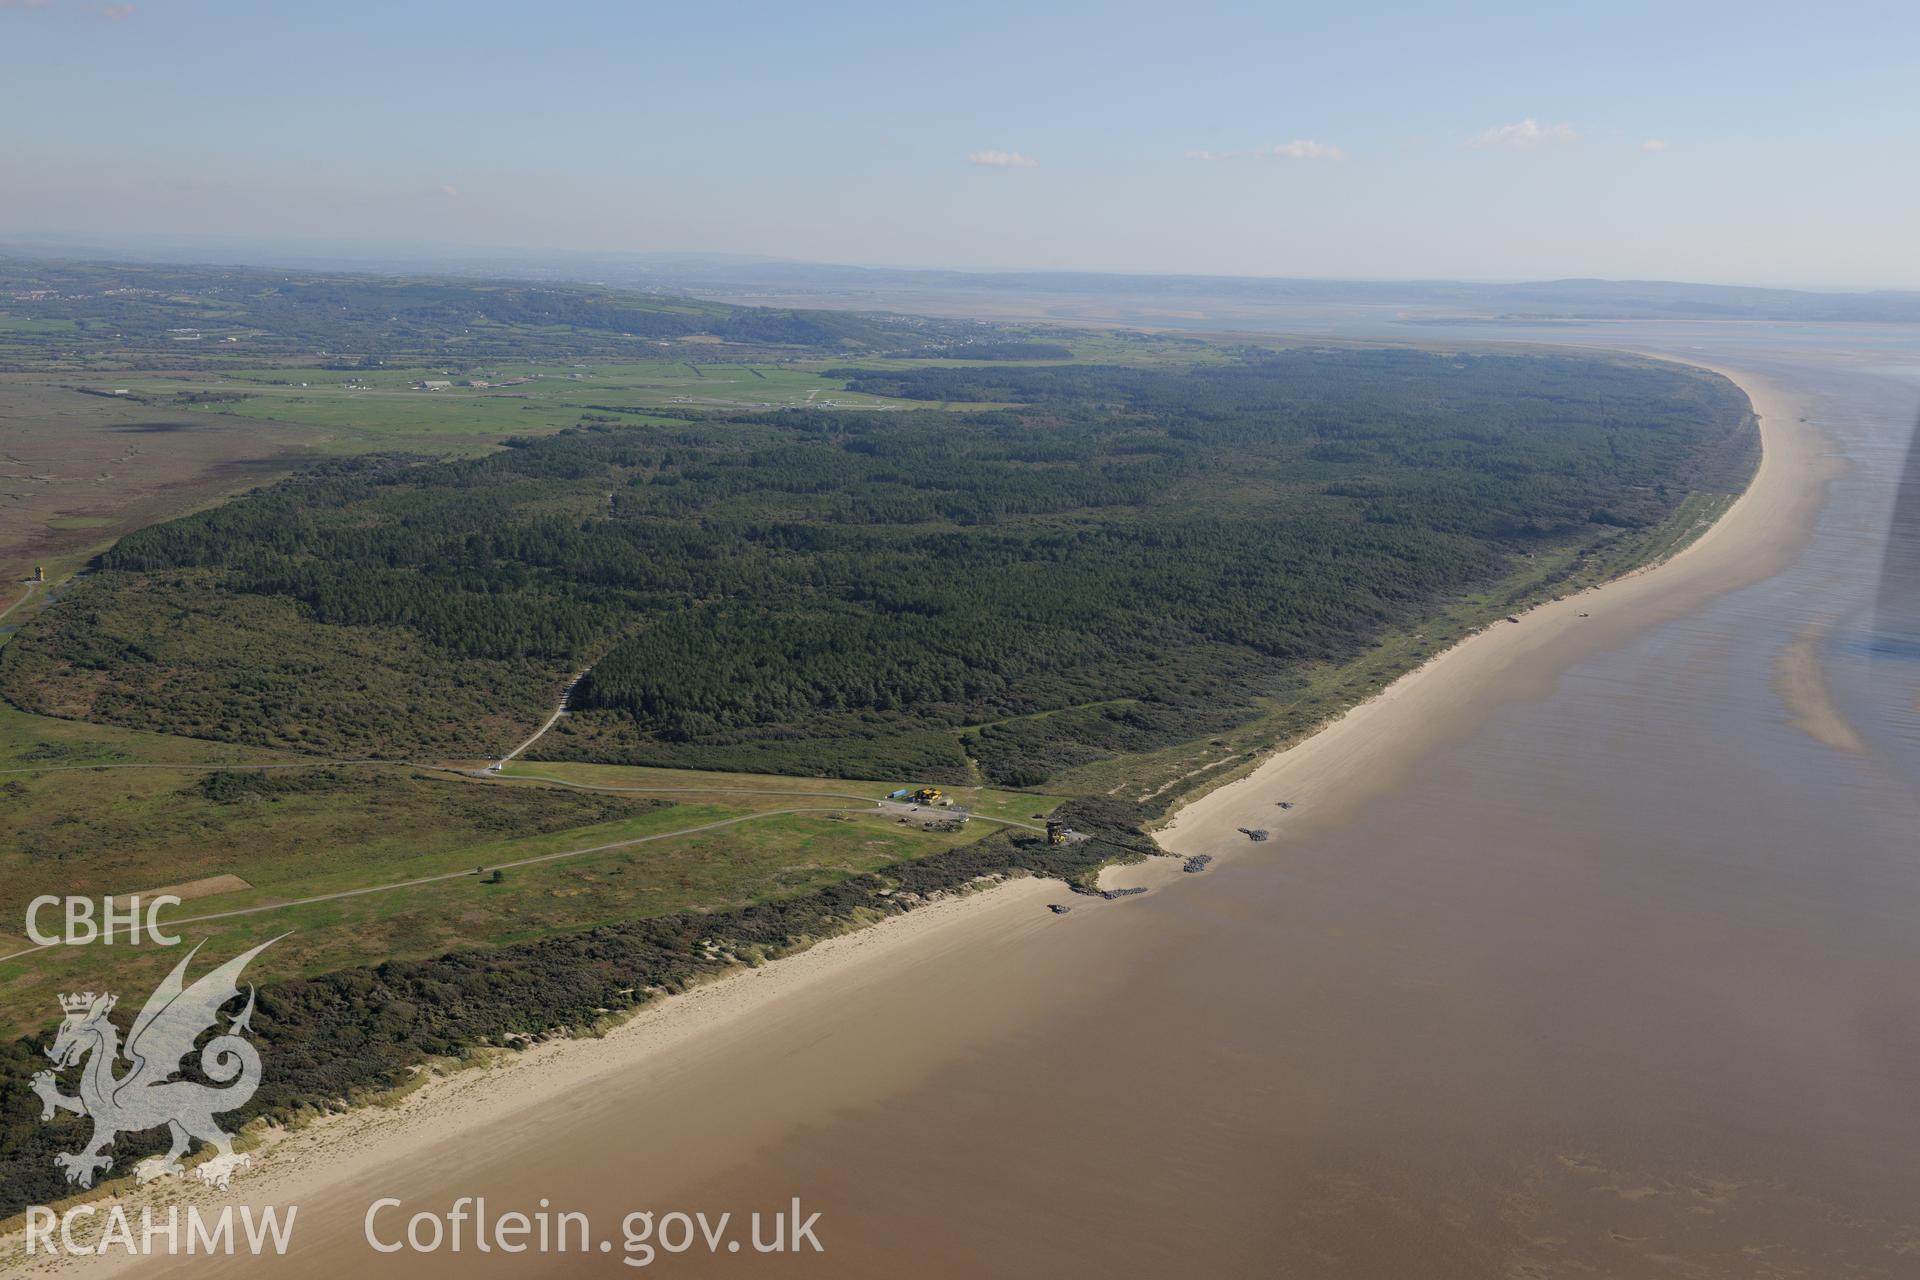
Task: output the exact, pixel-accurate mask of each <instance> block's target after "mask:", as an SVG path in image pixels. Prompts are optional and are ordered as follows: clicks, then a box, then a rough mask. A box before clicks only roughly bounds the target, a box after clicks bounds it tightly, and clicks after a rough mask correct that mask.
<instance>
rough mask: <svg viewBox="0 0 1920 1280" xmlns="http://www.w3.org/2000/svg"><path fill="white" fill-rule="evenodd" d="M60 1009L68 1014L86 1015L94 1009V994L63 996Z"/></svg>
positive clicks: (77, 993)
mask: <svg viewBox="0 0 1920 1280" xmlns="http://www.w3.org/2000/svg"><path fill="white" fill-rule="evenodd" d="M60 1007H61V1008H62V1009H64V1010H66V1011H67V1012H68V1013H85V1012H86V1011H87V1010H89V1009H91V1008H93V992H91V991H86V992H75V993H74V994H73V995H70V996H61V997H60Z"/></svg>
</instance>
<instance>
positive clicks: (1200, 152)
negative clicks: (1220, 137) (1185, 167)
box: [1187, 148, 1233, 161]
mask: <svg viewBox="0 0 1920 1280" xmlns="http://www.w3.org/2000/svg"><path fill="white" fill-rule="evenodd" d="M1232 158H1233V152H1231V151H1208V150H1206V149H1205V148H1195V149H1194V150H1192V151H1189V152H1187V159H1189V160H1207V161H1213V160H1230V159H1232Z"/></svg>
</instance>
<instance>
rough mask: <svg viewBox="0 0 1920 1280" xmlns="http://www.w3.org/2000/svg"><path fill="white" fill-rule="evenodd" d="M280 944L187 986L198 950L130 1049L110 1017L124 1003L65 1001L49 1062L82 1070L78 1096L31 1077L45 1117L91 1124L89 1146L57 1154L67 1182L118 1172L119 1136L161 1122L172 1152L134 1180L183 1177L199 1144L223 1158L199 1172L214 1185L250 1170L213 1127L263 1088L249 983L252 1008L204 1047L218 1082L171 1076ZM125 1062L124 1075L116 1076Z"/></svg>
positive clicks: (208, 1069) (154, 1002)
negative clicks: (246, 973)
mask: <svg viewBox="0 0 1920 1280" xmlns="http://www.w3.org/2000/svg"><path fill="white" fill-rule="evenodd" d="M285 936H286V935H285V934H282V935H281V937H285ZM279 940H280V939H279V938H273V939H270V940H269V941H267V942H263V943H261V944H260V945H259V946H257V947H255V948H254V949H253V950H251V951H248V952H245V953H244V954H241V955H238V956H235V957H234V958H233V959H231V960H229V961H227V962H226V963H225V964H223V965H221V966H220V967H219V968H218V969H215V970H214V971H213V972H211V973H209V974H207V975H205V976H204V977H202V978H201V979H200V980H199V981H197V982H195V983H194V984H193V985H192V986H190V987H189V986H186V985H185V981H184V979H185V976H186V972H187V965H188V964H189V963H191V962H192V960H193V957H194V956H195V955H196V954H198V952H199V950H200V947H199V946H197V945H196V946H195V947H194V948H193V950H192V951H189V952H188V953H187V956H186V959H184V960H182V961H181V962H180V963H179V964H177V965H175V966H174V967H173V972H172V973H170V974H168V975H167V977H166V980H165V981H164V982H162V983H161V984H160V985H159V987H158V988H157V989H155V991H154V993H153V994H152V995H151V996H149V997H148V998H147V1003H146V1004H145V1005H144V1006H143V1007H142V1008H141V1010H140V1016H139V1017H137V1018H135V1019H134V1020H133V1029H132V1030H131V1031H130V1032H128V1033H127V1042H126V1044H125V1046H122V1045H121V1043H120V1032H119V1030H118V1029H117V1028H116V1027H115V1026H114V1025H113V1023H112V1022H110V1021H108V1019H107V1015H108V1014H109V1013H111V1012H112V1011H113V1006H114V1003H115V1001H116V999H117V997H115V996H113V995H111V994H102V995H98V996H96V995H94V994H93V992H91V991H88V992H85V993H84V994H79V995H63V996H61V997H60V1008H61V1010H62V1011H63V1012H64V1013H65V1014H66V1019H65V1021H63V1022H62V1023H61V1024H60V1030H59V1032H58V1034H56V1035H55V1036H54V1040H53V1047H52V1048H50V1049H48V1050H47V1056H48V1057H49V1058H51V1059H53V1061H54V1064H55V1068H56V1070H60V1071H64V1070H66V1069H67V1068H69V1067H73V1066H80V1067H81V1071H80V1085H79V1095H78V1096H77V1097H68V1096H66V1095H65V1094H63V1093H61V1092H60V1086H59V1083H58V1080H57V1079H56V1076H55V1072H54V1071H42V1072H40V1073H39V1074H38V1075H36V1076H34V1078H33V1091H34V1092H35V1093H37V1094H39V1095H40V1101H41V1103H42V1104H44V1109H43V1110H42V1111H41V1113H40V1118H41V1119H42V1120H51V1119H53V1115H54V1111H55V1110H56V1109H59V1110H62V1111H72V1112H74V1113H75V1114H77V1115H83V1116H90V1117H92V1119H93V1139H92V1141H90V1142H88V1143H87V1145H86V1146H85V1147H84V1148H83V1149H81V1150H80V1151H77V1152H74V1153H73V1154H71V1155H68V1154H65V1153H62V1154H60V1155H56V1156H55V1157H54V1163H56V1164H58V1165H59V1166H60V1168H61V1169H62V1171H64V1172H65V1173H66V1175H67V1181H68V1182H71V1183H74V1184H76V1185H78V1186H82V1187H90V1186H92V1185H93V1181H94V1178H95V1177H97V1176H98V1175H99V1174H100V1173H102V1172H104V1171H105V1170H107V1169H110V1168H112V1167H113V1158H112V1157H111V1156H109V1155H108V1154H106V1153H107V1151H108V1149H109V1148H111V1147H112V1146H113V1140H114V1138H115V1137H117V1136H118V1135H120V1134H122V1133H138V1132H139V1131H141V1130H143V1129H157V1128H159V1127H160V1126H161V1125H165V1126H166V1127H167V1128H168V1130H169V1131H170V1132H171V1133H172V1135H173V1149H172V1150H170V1151H168V1152H167V1154H166V1155H164V1156H153V1157H151V1158H149V1159H146V1160H142V1161H141V1162H140V1163H139V1164H138V1165H137V1166H135V1168H134V1176H135V1177H137V1178H138V1179H139V1180H140V1181H141V1182H142V1183H147V1182H151V1181H153V1180H154V1179H155V1178H159V1177H163V1176H165V1175H167V1174H173V1173H179V1172H180V1171H181V1169H182V1166H181V1164H180V1157H181V1156H183V1155H185V1154H187V1151H188V1149H189V1148H190V1147H191V1146H192V1145H193V1142H194V1140H195V1139H198V1140H199V1141H201V1142H203V1143H206V1144H208V1145H209V1146H212V1147H213V1148H214V1149H215V1151H216V1152H217V1154H216V1155H215V1156H214V1157H213V1158H212V1159H211V1160H208V1161H206V1162H205V1163H204V1164H202V1165H201V1166H200V1167H199V1168H198V1169H197V1170H196V1171H195V1172H197V1173H198V1174H199V1176H200V1180H201V1181H203V1182H205V1183H208V1184H209V1185H211V1186H216V1187H222V1188H224V1187H225V1186H226V1185H227V1183H228V1182H229V1181H231V1180H232V1178H233V1175H234V1173H235V1172H236V1171H237V1170H239V1169H243V1168H245V1167H246V1166H247V1165H249V1164H251V1163H252V1159H251V1157H249V1156H245V1155H240V1154H236V1153H235V1152H234V1149H233V1136H232V1135H231V1134H229V1133H227V1132H225V1131H224V1130H222V1129H221V1128H220V1126H219V1125H217V1124H215V1123H214V1120H213V1117H214V1115H215V1114H216V1113H219V1112H225V1111H232V1110H234V1109H235V1108H237V1107H241V1106H244V1105H245V1104H246V1102H247V1099H249V1098H251V1097H253V1091H254V1090H255V1089H257V1088H259V1087H260V1054H259V1053H258V1052H257V1051H256V1050H255V1049H254V1047H253V1045H252V1044H251V1043H249V1042H248V1041H247V1040H246V1039H245V1037H246V1035H247V1033H248V1032H250V1031H251V1030H252V1027H251V1025H250V1024H251V1020H252V1018H253V988H252V986H251V985H249V986H248V988H247V1004H246V1008H244V1009H242V1010H241V1011H240V1013H239V1014H238V1015H236V1016H232V1017H231V1020H230V1022H229V1023H228V1026H227V1029H226V1031H224V1032H223V1033H221V1034H219V1035H216V1036H214V1037H213V1038H212V1039H211V1040H209V1041H207V1043H206V1046H205V1047H204V1048H202V1049H201V1050H200V1070H201V1072H202V1073H203V1074H204V1075H205V1076H206V1077H207V1079H209V1080H212V1081H214V1082H215V1083H214V1084H213V1085H207V1084H201V1083H200V1082H198V1081H195V1080H175V1079H172V1078H171V1077H173V1076H175V1075H176V1074H178V1073H179V1072H180V1071H182V1070H184V1069H185V1066H186V1059H187V1056H188V1055H189V1054H191V1053H192V1052H193V1049H194V1044H195V1042H197V1041H198V1040H199V1039H200V1037H201V1035H202V1034H203V1033H204V1032H206V1031H208V1030H209V1029H211V1028H212V1027H213V1026H214V1024H215V1022H216V1020H217V1019H218V1017H219V1014H220V1009H221V1007H222V1006H223V1005H225V1004H226V1003H227V1002H228V1001H230V1000H233V999H235V998H237V997H238V996H239V994H240V988H239V981H240V971H241V970H243V969H245V968H246V967H247V962H248V961H250V960H252V959H253V958H254V957H255V956H257V955H259V954H260V953H261V952H262V951H265V950H266V949H267V948H268V947H270V946H272V945H273V944H274V943H275V942H278V941H279ZM122 1058H124V1059H125V1061H126V1063H127V1070H126V1071H125V1072H124V1073H116V1068H117V1065H118V1063H119V1062H120V1060H121V1059H122ZM81 1064H84V1065H81ZM216 1086H222V1087H216Z"/></svg>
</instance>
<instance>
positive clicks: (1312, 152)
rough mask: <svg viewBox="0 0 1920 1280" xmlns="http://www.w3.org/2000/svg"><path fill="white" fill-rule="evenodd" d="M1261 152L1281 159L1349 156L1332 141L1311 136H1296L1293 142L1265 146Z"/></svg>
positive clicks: (1329, 158) (1316, 158)
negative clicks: (1319, 140)
mask: <svg viewBox="0 0 1920 1280" xmlns="http://www.w3.org/2000/svg"><path fill="white" fill-rule="evenodd" d="M1260 154H1261V155H1263V156H1273V157H1275V158H1276V159H1280V160H1345V159H1346V158H1347V153H1346V152H1344V151H1342V150H1341V149H1340V148H1338V147H1336V146H1334V145H1333V144H1332V143H1329V142H1315V141H1313V140H1312V139H1311V138H1295V139H1294V140H1293V141H1292V142H1282V143H1278V144H1277V145H1275V146H1271V147H1264V148H1262V149H1261V151H1260Z"/></svg>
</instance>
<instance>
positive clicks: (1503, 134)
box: [1473, 116, 1577, 150]
mask: <svg viewBox="0 0 1920 1280" xmlns="http://www.w3.org/2000/svg"><path fill="white" fill-rule="evenodd" d="M1576 136H1577V135H1576V134H1575V133H1574V131H1573V126H1572V125H1568V124H1548V125H1543V124H1541V123H1540V122H1539V121H1538V120H1535V119H1534V118H1533V117H1531V116H1529V117H1527V118H1526V119H1525V120H1522V121H1520V122H1519V123H1518V124H1503V125H1500V126H1499V127H1497V128H1493V129H1489V130H1487V131H1486V132H1485V133H1483V134H1481V135H1480V136H1479V137H1478V138H1475V139H1474V140H1473V145H1474V146H1476V147H1516V148H1519V149H1521V150H1525V149H1527V148H1530V147H1537V146H1540V145H1541V144H1542V143H1548V142H1572V141H1573V140H1574V138H1575V137H1576Z"/></svg>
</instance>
